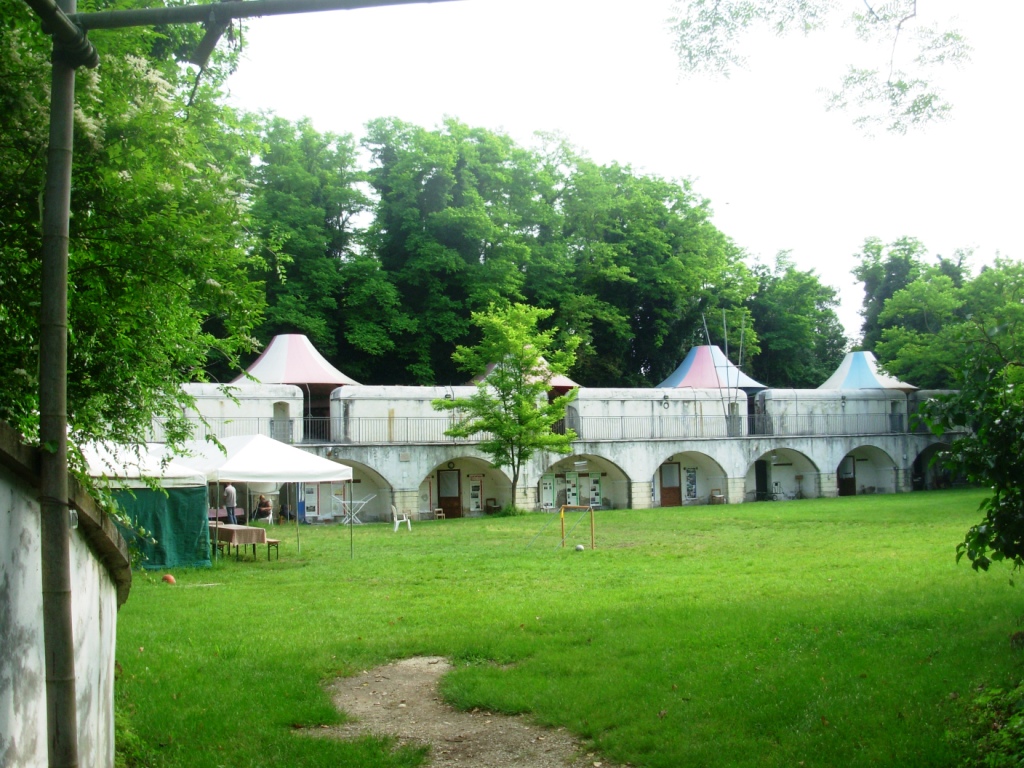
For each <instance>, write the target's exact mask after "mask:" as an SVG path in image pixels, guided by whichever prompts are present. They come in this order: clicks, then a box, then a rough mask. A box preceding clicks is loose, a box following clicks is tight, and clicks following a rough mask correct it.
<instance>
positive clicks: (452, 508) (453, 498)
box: [437, 469, 462, 518]
mask: <svg viewBox="0 0 1024 768" xmlns="http://www.w3.org/2000/svg"><path fill="white" fill-rule="evenodd" d="M461 491H462V489H461V486H460V485H459V470H457V469H439V470H438V471H437V503H438V506H439V507H441V509H443V510H444V516H445V517H446V518H452V517H462V492H461Z"/></svg>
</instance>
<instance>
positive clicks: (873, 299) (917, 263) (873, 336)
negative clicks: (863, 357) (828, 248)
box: [852, 237, 927, 351]
mask: <svg viewBox="0 0 1024 768" xmlns="http://www.w3.org/2000/svg"><path fill="white" fill-rule="evenodd" d="M926 252H927V249H926V248H925V247H924V244H923V243H922V242H921V241H920V240H918V239H917V238H914V237H901V238H900V239H898V240H896V241H894V242H892V243H889V244H888V245H885V244H884V243H882V241H881V240H879V239H878V238H877V237H869V238H868V239H867V240H865V241H864V248H863V250H862V251H861V254H860V263H859V264H858V265H857V266H856V267H854V268H853V270H852V272H853V275H854V277H856V278H857V279H858V280H860V281H861V282H862V283H863V284H864V301H863V309H862V310H861V313H860V314H861V317H863V318H864V322H863V324H862V325H861V332H862V334H863V336H862V338H861V345H862V346H863V347H864V348H865V349H868V350H871V351H874V349H875V345H876V344H877V343H878V342H879V340H880V339H881V338H882V331H883V330H884V329H885V328H886V327H887V326H885V325H883V323H882V321H881V320H880V319H879V317H880V315H881V314H882V309H883V307H884V306H885V302H886V301H888V300H889V299H890V298H892V296H893V294H895V293H896V292H897V291H899V290H901V289H903V288H906V287H907V286H908V285H910V284H911V283H912V282H914V281H915V280H916V279H917V278H918V276H919V275H920V274H921V271H922V269H923V268H924V266H923V263H922V261H921V257H922V256H923V255H924V254H925V253H926Z"/></svg>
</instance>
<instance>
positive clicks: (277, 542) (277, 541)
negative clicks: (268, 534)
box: [267, 539, 281, 560]
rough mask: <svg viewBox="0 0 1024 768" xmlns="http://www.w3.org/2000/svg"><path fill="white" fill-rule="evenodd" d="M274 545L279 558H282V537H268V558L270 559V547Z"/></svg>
mask: <svg viewBox="0 0 1024 768" xmlns="http://www.w3.org/2000/svg"><path fill="white" fill-rule="evenodd" d="M271 547H273V548H274V551H275V552H277V559H278V560H280V559H281V540H280V539H267V560H270V548H271Z"/></svg>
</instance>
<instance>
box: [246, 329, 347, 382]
mask: <svg viewBox="0 0 1024 768" xmlns="http://www.w3.org/2000/svg"><path fill="white" fill-rule="evenodd" d="M247 370H248V372H249V375H250V376H252V377H253V378H254V379H256V380H257V381H259V382H260V383H262V384H335V385H337V386H342V385H344V384H358V383H359V382H357V381H355V380H353V379H350V378H349V377H348V376H346V375H345V374H344V373H342V372H341V371H339V370H338V369H337V368H335V367H334V366H333V365H331V364H330V363H328V362H327V361H326V360H324V358H323V355H321V354H320V353H319V352H317V351H316V348H315V347H314V346H313V344H312V343H311V342H310V340H309V339H307V338H306V337H305V336H303V335H302V334H301V333H288V334H283V335H281V336H275V337H274V338H273V339H271V340H270V343H269V344H268V345H267V348H266V349H265V350H263V354H262V355H260V356H259V357H258V358H256V361H255V362H254V363H253V364H252V365H250V366H249V368H248V369H247ZM245 380H246V378H245V376H239V377H238V378H237V379H235V380H234V381H233V382H232V384H236V383H239V382H243V381H245Z"/></svg>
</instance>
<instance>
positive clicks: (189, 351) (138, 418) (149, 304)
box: [0, 0, 263, 443]
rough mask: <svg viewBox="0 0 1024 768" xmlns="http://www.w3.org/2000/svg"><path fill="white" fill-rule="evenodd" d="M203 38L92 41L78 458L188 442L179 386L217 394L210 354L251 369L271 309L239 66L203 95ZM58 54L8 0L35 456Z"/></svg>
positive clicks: (9, 323)
mask: <svg viewBox="0 0 1024 768" xmlns="http://www.w3.org/2000/svg"><path fill="white" fill-rule="evenodd" d="M102 5H104V7H105V8H109V7H111V6H113V5H116V4H112V3H106V4H102ZM201 34H202V29H198V30H190V31H182V30H180V29H176V30H174V31H171V32H167V33H158V32H154V31H152V30H130V31H128V30H118V31H116V32H111V33H103V32H95V33H94V34H93V35H91V39H92V40H93V41H94V42H95V43H96V45H97V47H98V48H99V49H100V50H101V52H102V56H103V66H102V67H101V68H100V70H86V71H83V72H81V73H80V75H79V76H78V78H77V83H78V88H77V94H76V98H77V109H76V120H75V168H74V187H73V190H72V200H71V204H72V211H71V221H70V228H71V229H70V235H71V243H70V253H69V291H68V304H69V313H68V420H69V426H70V430H71V434H70V438H71V441H72V443H75V442H78V443H80V442H84V441H91V440H96V439H108V440H112V441H115V442H118V443H139V442H144V441H145V440H146V437H147V436H148V435H149V432H150V429H151V425H152V423H153V421H154V419H156V418H162V419H168V420H169V423H170V424H171V429H170V437H171V438H172V439H180V438H182V437H183V436H184V435H185V434H186V431H187V426H188V425H187V422H186V421H185V419H184V417H183V416H182V414H183V408H184V407H187V406H189V405H190V400H189V398H188V396H187V395H185V394H184V393H183V392H182V390H181V387H180V384H181V383H182V382H186V381H193V380H196V379H201V378H203V376H204V370H205V366H206V364H207V362H208V361H209V359H210V357H211V356H214V357H216V356H220V357H223V358H224V359H226V360H228V361H229V362H231V363H233V364H234V365H235V366H237V361H238V356H239V355H240V354H241V353H243V352H245V351H247V350H248V349H250V348H251V346H252V336H251V332H252V328H253V327H254V325H255V324H256V323H257V322H258V320H259V318H260V316H261V312H262V309H263V302H262V298H261V296H260V293H261V290H260V286H259V285H258V284H254V283H251V282H250V281H249V268H250V264H251V256H250V252H251V247H252V242H251V240H250V239H249V237H248V236H247V235H246V233H245V230H244V229H243V227H242V225H244V223H245V222H246V220H247V215H246V212H245V206H244V204H243V199H244V193H245V185H244V182H243V178H242V175H241V171H242V169H243V168H244V167H245V166H247V165H248V161H249V152H248V146H247V144H246V137H245V134H244V132H243V131H241V130H239V124H238V122H237V119H236V116H235V115H234V113H233V112H232V111H231V110H229V109H227V108H225V107H223V106H221V105H219V104H218V103H217V98H218V97H219V93H220V91H219V82H220V78H222V76H223V73H224V69H223V66H224V65H225V60H224V59H220V60H219V62H220V63H219V64H218V63H217V62H215V63H214V65H212V66H211V67H210V69H209V70H208V75H207V76H206V77H205V78H204V80H203V81H202V82H201V83H199V85H198V86H197V87H194V86H196V84H195V82H194V79H193V75H192V74H191V72H190V71H189V70H188V69H186V68H183V67H181V66H180V65H179V63H178V62H177V61H175V60H174V58H173V56H172V55H171V54H172V52H173V50H175V49H176V48H177V47H178V43H179V42H180V41H181V40H182V39H184V38H185V37H187V36H189V35H191V36H193V38H194V39H198V38H197V37H196V36H198V35H201ZM193 42H194V41H193ZM50 47H51V43H50V41H49V39H48V38H46V37H45V35H43V34H42V32H41V31H40V30H39V24H38V21H37V20H35V19H34V17H33V15H32V14H31V12H30V11H29V10H28V8H27V6H25V4H24V3H23V2H19V0H0V262H2V264H3V269H2V270H0V366H2V367H3V370H4V371H5V372H6V375H4V376H3V377H2V378H0V419H3V420H5V421H7V422H9V423H11V424H12V425H14V426H15V427H16V428H17V429H19V431H20V432H21V434H22V435H23V436H24V437H25V439H27V440H34V439H35V438H36V436H37V430H38V387H39V382H38V333H39V326H38V317H37V314H38V303H39V295H40V273H39V258H38V254H39V252H40V249H41V232H40V221H39V220H40V213H39V199H40V198H41V193H42V189H43V185H44V172H45V147H46V145H47V124H46V123H47V114H48V81H49V63H48V62H49V51H50ZM193 91H194V95H193Z"/></svg>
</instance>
